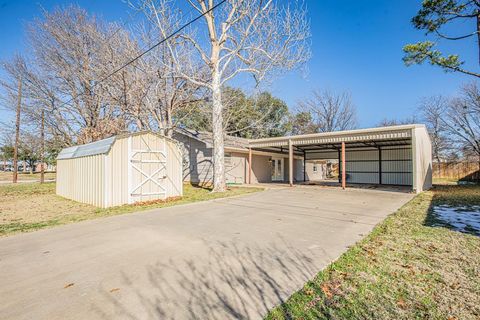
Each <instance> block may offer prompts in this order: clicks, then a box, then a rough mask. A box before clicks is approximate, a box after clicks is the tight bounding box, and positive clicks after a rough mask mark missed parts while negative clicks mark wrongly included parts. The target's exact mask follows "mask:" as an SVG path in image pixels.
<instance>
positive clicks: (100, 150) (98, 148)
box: [57, 130, 176, 160]
mask: <svg viewBox="0 0 480 320" xmlns="http://www.w3.org/2000/svg"><path fill="white" fill-rule="evenodd" d="M142 134H153V135H157V136H160V137H162V138H163V139H166V140H169V141H173V142H176V141H175V140H173V139H172V138H169V137H166V136H164V135H161V134H159V133H156V132H153V131H150V130H145V131H137V132H128V133H123V134H119V135H116V136H111V137H109V138H106V139H102V140H98V141H95V142H91V143H87V144H81V145H78V146H73V147H68V148H64V149H63V150H62V151H60V153H59V154H58V156H57V160H63V159H73V158H80V157H87V156H94V155H97V154H106V153H108V152H109V151H110V148H111V147H112V145H113V144H114V143H115V141H116V140H118V139H123V138H127V137H130V136H136V135H142Z"/></svg>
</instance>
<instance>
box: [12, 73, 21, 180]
mask: <svg viewBox="0 0 480 320" xmlns="http://www.w3.org/2000/svg"><path fill="white" fill-rule="evenodd" d="M21 104H22V79H19V80H18V100H17V116H16V120H15V148H14V149H13V183H17V180H18V144H19V140H20V106H21Z"/></svg>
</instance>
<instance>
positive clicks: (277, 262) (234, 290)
mask: <svg viewBox="0 0 480 320" xmlns="http://www.w3.org/2000/svg"><path fill="white" fill-rule="evenodd" d="M412 197H413V195H412V194H407V193H400V192H387V191H378V190H365V189H349V190H346V191H342V190H340V189H334V188H319V187H297V188H283V189H276V190H268V191H265V192H259V193H255V194H251V195H248V196H243V197H238V198H230V199H220V200H215V201H210V202H203V203H195V204H190V205H184V206H177V207H171V208H165V209H157V210H153V211H149V212H142V213H135V214H127V215H122V216H116V217H110V218H104V219H98V220H92V221H86V222H81V223H77V224H71V225H66V226H61V227H57V228H53V229H48V230H42V231H37V232H33V233H29V234H20V235H17V236H12V237H8V238H2V239H0V301H1V303H0V319H260V318H262V316H264V315H265V314H266V312H267V310H269V309H270V308H272V307H273V306H275V305H277V304H279V303H280V302H282V301H284V300H285V299H286V298H287V297H288V296H289V295H290V294H292V293H293V292H295V291H296V290H298V289H299V288H301V287H302V285H303V283H304V282H306V281H307V280H308V279H311V278H312V277H313V276H314V275H315V274H316V273H317V272H318V271H319V270H321V269H322V268H324V267H325V266H326V265H328V264H329V263H330V262H331V261H332V260H335V259H336V258H338V256H339V255H340V254H341V253H343V252H344V251H345V250H346V249H347V247H348V246H350V245H352V244H354V243H355V242H356V241H358V240H360V239H361V238H362V237H364V235H366V234H367V233H368V232H369V231H370V230H371V229H372V228H373V227H374V226H375V225H376V224H377V223H378V222H380V221H382V220H383V219H384V218H385V217H386V216H387V215H388V214H389V213H391V212H393V211H395V210H396V209H397V208H399V207H400V206H401V205H403V204H404V203H405V202H407V201H408V200H410V199H411V198H412Z"/></svg>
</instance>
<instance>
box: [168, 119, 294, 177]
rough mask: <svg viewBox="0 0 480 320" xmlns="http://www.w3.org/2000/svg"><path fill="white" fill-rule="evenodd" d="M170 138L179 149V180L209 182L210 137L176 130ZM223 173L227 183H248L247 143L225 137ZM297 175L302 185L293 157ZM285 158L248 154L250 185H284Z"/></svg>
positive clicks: (254, 152)
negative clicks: (177, 142) (181, 163)
mask: <svg viewBox="0 0 480 320" xmlns="http://www.w3.org/2000/svg"><path fill="white" fill-rule="evenodd" d="M173 138H174V139H175V140H177V141H179V142H180V144H181V146H182V148H183V159H184V162H183V177H184V180H185V181H190V182H192V183H195V184H197V183H198V184H209V183H212V182H213V158H212V156H213V137H212V133H211V132H205V131H195V130H189V129H182V128H177V129H176V130H175V131H174V133H173ZM224 144H225V146H224V147H225V172H226V181H227V183H230V184H233V183H238V184H240V183H248V174H249V173H248V153H249V140H248V139H244V138H239V137H233V136H228V135H227V136H225V139H224ZM294 161H295V166H296V170H295V172H297V173H298V174H296V175H295V180H296V181H303V167H302V166H303V162H302V158H301V157H298V156H295V160H294ZM287 163H288V155H286V154H285V153H282V152H271V151H269V152H266V151H261V150H253V151H252V176H251V182H252V183H264V182H286V181H288V166H287V165H286V164H287Z"/></svg>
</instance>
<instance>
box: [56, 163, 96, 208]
mask: <svg viewBox="0 0 480 320" xmlns="http://www.w3.org/2000/svg"><path fill="white" fill-rule="evenodd" d="M104 169H105V155H94V156H87V157H81V158H74V159H65V160H58V161H57V177H58V178H57V194H58V195H61V196H62V197H65V198H68V199H72V200H75V201H78V202H83V203H88V204H91V205H94V206H98V207H104V206H105V200H104V199H105V189H104V188H105V183H104V180H105V179H104Z"/></svg>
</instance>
